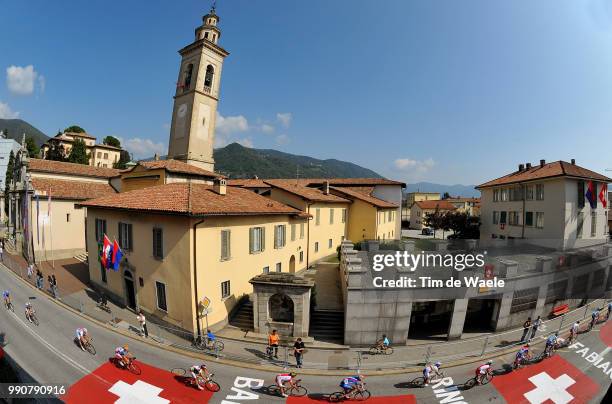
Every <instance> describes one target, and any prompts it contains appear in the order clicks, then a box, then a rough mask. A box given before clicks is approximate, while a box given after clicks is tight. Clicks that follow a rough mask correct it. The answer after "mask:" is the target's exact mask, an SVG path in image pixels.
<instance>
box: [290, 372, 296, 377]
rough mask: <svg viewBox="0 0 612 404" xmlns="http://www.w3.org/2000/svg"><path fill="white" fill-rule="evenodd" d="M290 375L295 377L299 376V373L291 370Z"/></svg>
mask: <svg viewBox="0 0 612 404" xmlns="http://www.w3.org/2000/svg"><path fill="white" fill-rule="evenodd" d="M289 376H291V377H295V376H297V373H295V372H291V373H289Z"/></svg>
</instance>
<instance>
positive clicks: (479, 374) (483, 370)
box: [476, 360, 493, 384]
mask: <svg viewBox="0 0 612 404" xmlns="http://www.w3.org/2000/svg"><path fill="white" fill-rule="evenodd" d="M491 365H493V361H492V360H488V361H487V363H484V364H482V365H480V366H478V368H476V383H478V384H482V378H483V377H484V375H486V374H487V373H488V372H490V371H491Z"/></svg>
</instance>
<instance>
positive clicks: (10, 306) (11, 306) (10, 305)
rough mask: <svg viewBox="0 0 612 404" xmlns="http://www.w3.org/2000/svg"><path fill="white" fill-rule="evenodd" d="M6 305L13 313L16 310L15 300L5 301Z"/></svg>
mask: <svg viewBox="0 0 612 404" xmlns="http://www.w3.org/2000/svg"><path fill="white" fill-rule="evenodd" d="M4 306H5V307H6V309H7V310H10V311H12V312H13V313H14V312H15V306H13V302H8V303H7V302H6V301H5V302H4Z"/></svg>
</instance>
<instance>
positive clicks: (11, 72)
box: [6, 65, 46, 95]
mask: <svg viewBox="0 0 612 404" xmlns="http://www.w3.org/2000/svg"><path fill="white" fill-rule="evenodd" d="M39 77H40V78H39ZM37 79H38V80H39V82H38V85H39V87H40V89H41V91H44V87H45V85H46V81H45V78H44V76H39V75H38V72H36V71H35V70H34V66H32V65H27V66H25V67H21V66H9V67H7V68H6V84H7V86H8V89H9V91H10V92H11V93H12V94H15V95H32V93H34V85H35V84H36V80H37Z"/></svg>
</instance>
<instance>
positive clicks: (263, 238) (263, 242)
mask: <svg viewBox="0 0 612 404" xmlns="http://www.w3.org/2000/svg"><path fill="white" fill-rule="evenodd" d="M265 249H266V228H265V227H261V251H264V250H265Z"/></svg>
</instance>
